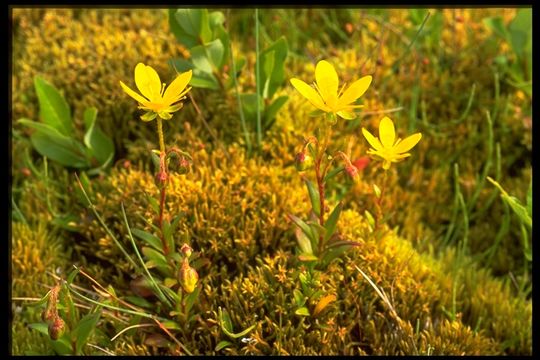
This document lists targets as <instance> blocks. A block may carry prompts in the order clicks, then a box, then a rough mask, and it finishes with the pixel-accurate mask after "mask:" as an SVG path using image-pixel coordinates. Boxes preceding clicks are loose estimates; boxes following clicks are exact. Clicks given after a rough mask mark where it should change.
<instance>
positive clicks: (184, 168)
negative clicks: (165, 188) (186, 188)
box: [176, 156, 191, 175]
mask: <svg viewBox="0 0 540 360" xmlns="http://www.w3.org/2000/svg"><path fill="white" fill-rule="evenodd" d="M190 167H191V164H190V162H189V160H188V159H186V158H185V157H184V156H181V157H180V159H179V160H178V169H177V170H176V171H177V172H178V173H179V174H180V175H183V174H187V173H188V172H189V169H190Z"/></svg>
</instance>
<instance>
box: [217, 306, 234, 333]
mask: <svg viewBox="0 0 540 360" xmlns="http://www.w3.org/2000/svg"><path fill="white" fill-rule="evenodd" d="M218 312H219V320H220V325H221V329H222V330H227V331H228V332H232V331H233V326H232V321H231V317H230V316H229V313H228V312H227V309H224V310H221V308H218Z"/></svg>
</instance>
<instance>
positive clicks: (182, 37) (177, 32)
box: [169, 9, 198, 48]
mask: <svg viewBox="0 0 540 360" xmlns="http://www.w3.org/2000/svg"><path fill="white" fill-rule="evenodd" d="M176 12H177V10H175V9H169V27H170V28H171V31H172V33H173V34H174V36H175V37H176V40H178V42H179V43H180V44H182V45H184V46H186V47H188V48H191V47H193V46H195V45H197V44H198V40H197V36H195V35H190V34H188V33H187V32H186V31H185V30H184V29H183V28H182V27H181V26H180V25H179V24H178V20H177V18H176Z"/></svg>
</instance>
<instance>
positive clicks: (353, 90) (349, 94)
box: [338, 75, 372, 107]
mask: <svg viewBox="0 0 540 360" xmlns="http://www.w3.org/2000/svg"><path fill="white" fill-rule="evenodd" d="M371 79H372V77H371V75H368V76H364V77H363V78H361V79H359V80H356V81H355V82H353V83H352V84H351V86H349V87H348V88H347V90H345V92H344V93H343V95H341V97H340V98H339V100H338V107H342V106H346V105H349V104H350V103H352V102H354V101H356V99H358V98H359V97H360V96H362V95H364V93H365V92H366V90H367V89H368V87H369V85H370V84H371Z"/></svg>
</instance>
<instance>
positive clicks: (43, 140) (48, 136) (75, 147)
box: [19, 119, 89, 168]
mask: <svg viewBox="0 0 540 360" xmlns="http://www.w3.org/2000/svg"><path fill="white" fill-rule="evenodd" d="M19 123H21V124H23V125H26V126H28V127H31V128H33V129H35V130H36V132H34V133H33V134H32V135H31V136H30V141H31V143H32V146H33V147H34V148H35V149H36V151H37V152H38V153H40V154H41V155H42V156H45V157H47V158H49V159H51V160H54V161H56V162H58V163H60V164H62V165H63V166H69V167H75V168H86V167H89V164H88V162H87V160H86V157H85V156H84V155H83V154H84V148H83V147H82V145H81V144H79V143H78V142H77V141H75V140H74V139H72V138H70V137H67V136H65V135H63V134H61V133H60V132H59V131H58V130H56V129H55V128H53V127H52V126H50V125H47V124H42V123H38V122H35V121H31V120H28V119H21V120H19Z"/></svg>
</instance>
